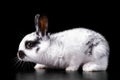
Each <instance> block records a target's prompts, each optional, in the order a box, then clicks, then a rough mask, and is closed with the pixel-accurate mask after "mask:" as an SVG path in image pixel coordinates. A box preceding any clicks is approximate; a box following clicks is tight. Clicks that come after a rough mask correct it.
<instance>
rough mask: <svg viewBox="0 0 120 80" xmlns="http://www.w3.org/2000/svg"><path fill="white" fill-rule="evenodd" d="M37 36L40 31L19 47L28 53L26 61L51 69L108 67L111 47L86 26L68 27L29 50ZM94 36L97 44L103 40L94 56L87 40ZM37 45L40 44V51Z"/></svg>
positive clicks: (104, 68)
mask: <svg viewBox="0 0 120 80" xmlns="http://www.w3.org/2000/svg"><path fill="white" fill-rule="evenodd" d="M35 38H36V34H35V32H33V33H31V34H28V35H27V36H25V37H24V38H23V40H22V41H21V43H20V46H19V50H23V51H24V52H25V54H26V55H27V56H26V57H25V58H24V59H23V61H31V62H35V63H37V64H43V65H45V66H47V67H50V68H66V71H75V70H78V68H79V67H80V66H81V64H84V65H83V70H84V71H97V70H106V69H107V65H108V56H109V46H108V43H107V41H106V40H105V38H104V37H103V36H102V35H100V34H99V33H97V32H95V31H92V30H89V29H85V28H75V29H70V30H66V31H63V32H59V33H55V34H52V35H50V39H43V40H42V41H40V42H41V44H39V45H37V46H36V47H34V48H33V49H31V50H28V49H25V44H24V43H25V41H26V40H34V39H35ZM91 39H95V40H94V41H93V43H97V42H99V43H98V45H97V46H95V47H94V48H93V51H92V54H91V55H90V54H89V53H87V54H85V52H86V51H87V50H88V49H89V47H88V45H86V43H87V42H88V41H89V40H91ZM101 40H102V41H101ZM37 47H40V49H39V51H38V52H36V49H37ZM88 64H89V65H88ZM37 67H38V66H37Z"/></svg>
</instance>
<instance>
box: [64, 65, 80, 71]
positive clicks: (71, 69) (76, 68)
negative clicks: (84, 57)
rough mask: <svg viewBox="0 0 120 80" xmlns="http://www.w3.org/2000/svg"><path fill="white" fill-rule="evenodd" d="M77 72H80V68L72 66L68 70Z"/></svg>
mask: <svg viewBox="0 0 120 80" xmlns="http://www.w3.org/2000/svg"><path fill="white" fill-rule="evenodd" d="M77 70H78V67H72V66H70V67H67V68H66V71H77Z"/></svg>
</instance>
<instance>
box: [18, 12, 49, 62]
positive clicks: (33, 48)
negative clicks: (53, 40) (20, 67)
mask: <svg viewBox="0 0 120 80" xmlns="http://www.w3.org/2000/svg"><path fill="white" fill-rule="evenodd" d="M35 28H36V31H35V32H33V33H30V34H28V35H26V36H25V37H24V38H23V39H22V41H21V42H20V45H19V49H18V53H17V56H18V58H19V59H20V60H23V61H31V62H37V60H39V59H40V56H43V54H44V53H45V52H46V51H47V49H48V47H49V44H50V40H49V38H50V36H49V34H46V32H47V28H48V19H47V17H46V16H41V17H40V15H39V14H37V15H36V16H35Z"/></svg>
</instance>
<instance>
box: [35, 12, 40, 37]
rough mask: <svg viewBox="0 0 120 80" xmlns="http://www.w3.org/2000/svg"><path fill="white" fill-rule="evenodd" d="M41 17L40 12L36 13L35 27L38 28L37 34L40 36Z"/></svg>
mask: <svg viewBox="0 0 120 80" xmlns="http://www.w3.org/2000/svg"><path fill="white" fill-rule="evenodd" d="M39 18H40V15H39V14H36V15H35V28H36V34H37V35H38V36H40V28H39Z"/></svg>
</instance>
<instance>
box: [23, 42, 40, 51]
mask: <svg viewBox="0 0 120 80" xmlns="http://www.w3.org/2000/svg"><path fill="white" fill-rule="evenodd" d="M38 43H39V42H36V41H26V43H25V47H26V48H27V49H31V48H33V47H34V46H36V45H37V44H38Z"/></svg>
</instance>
